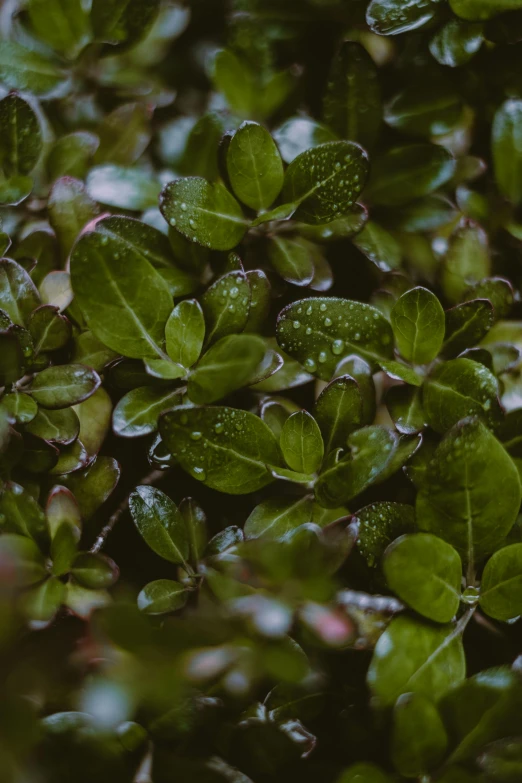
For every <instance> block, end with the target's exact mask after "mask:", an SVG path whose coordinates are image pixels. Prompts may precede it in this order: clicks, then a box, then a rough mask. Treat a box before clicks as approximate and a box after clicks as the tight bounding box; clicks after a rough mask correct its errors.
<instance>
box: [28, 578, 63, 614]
mask: <svg viewBox="0 0 522 783" xmlns="http://www.w3.org/2000/svg"><path fill="white" fill-rule="evenodd" d="M65 592H66V585H65V584H63V582H60V580H59V579H56V577H54V576H52V577H51V578H50V579H47V580H46V581H45V582H44V583H43V584H42V585H39V586H38V587H33V588H32V589H31V590H28V591H27V592H26V593H24V596H23V601H22V604H23V612H24V614H25V615H26V617H27V618H28V619H29V620H31V621H32V622H35V623H42V624H45V625H47V623H49V622H50V621H51V620H52V619H53V617H54V616H55V614H56V613H57V611H58V609H59V608H60V606H61V604H62V603H63V601H64V599H65Z"/></svg>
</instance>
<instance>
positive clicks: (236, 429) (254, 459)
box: [160, 407, 283, 495]
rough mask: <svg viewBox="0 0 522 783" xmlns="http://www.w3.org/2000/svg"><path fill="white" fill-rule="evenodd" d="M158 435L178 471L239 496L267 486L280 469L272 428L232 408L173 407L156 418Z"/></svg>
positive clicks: (280, 461) (280, 460)
mask: <svg viewBox="0 0 522 783" xmlns="http://www.w3.org/2000/svg"><path fill="white" fill-rule="evenodd" d="M160 433H161V436H162V438H163V439H164V441H165V443H166V445H167V447H168V449H169V450H170V452H171V453H172V454H173V456H174V457H175V458H176V459H177V460H178V461H179V463H180V465H181V466H182V468H184V469H185V470H186V471H188V472H189V473H191V474H192V475H193V476H194V477H195V478H197V479H198V480H199V481H202V482H203V483H205V484H207V486H209V487H211V488H212V489H217V490H219V491H220V492H227V493H229V494H231V495H240V494H245V493H247V492H254V491H255V490H256V489H260V488H261V487H264V486H265V485H266V484H269V483H270V482H271V481H272V480H273V479H272V474H271V472H270V468H269V467H267V466H270V467H272V466H273V467H279V466H281V467H282V464H283V463H282V456H281V453H280V450H279V446H278V443H277V441H276V439H275V437H274V436H273V434H272V432H271V430H270V429H269V428H268V427H267V425H266V424H264V422H262V421H261V419H259V418H258V417H257V416H254V415H253V414H252V413H248V412H247V411H242V410H235V409H233V408H223V407H218V408H185V407H178V408H175V409H174V410H172V411H170V412H169V413H166V414H164V415H163V416H162V417H161V419H160Z"/></svg>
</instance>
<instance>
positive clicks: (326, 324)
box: [324, 316, 332, 326]
mask: <svg viewBox="0 0 522 783" xmlns="http://www.w3.org/2000/svg"><path fill="white" fill-rule="evenodd" d="M324 325H325V326H331V325H332V319H331V318H328V316H326V318H325V319H324Z"/></svg>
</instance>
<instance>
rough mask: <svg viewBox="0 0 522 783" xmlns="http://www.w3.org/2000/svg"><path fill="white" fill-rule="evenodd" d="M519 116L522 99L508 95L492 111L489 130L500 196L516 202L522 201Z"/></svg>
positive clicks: (520, 115)
mask: <svg viewBox="0 0 522 783" xmlns="http://www.w3.org/2000/svg"><path fill="white" fill-rule="evenodd" d="M521 118H522V100H517V99H513V98H512V99H510V100H508V101H506V102H505V103H503V104H502V106H501V107H500V108H499V109H498V111H497V113H496V114H495V119H494V121H493V130H492V148H493V162H494V164H495V178H496V181H497V185H498V187H499V190H500V192H501V193H502V195H503V196H505V197H506V198H507V199H509V200H510V201H512V202H513V204H515V205H518V204H519V203H520V202H521V201H522V187H521V185H520V180H521V171H522V155H521V153H520V148H519V144H518V137H517V132H518V127H519V125H520V121H521Z"/></svg>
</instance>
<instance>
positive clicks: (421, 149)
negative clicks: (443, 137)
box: [365, 144, 455, 207]
mask: <svg viewBox="0 0 522 783" xmlns="http://www.w3.org/2000/svg"><path fill="white" fill-rule="evenodd" d="M454 171H455V161H454V159H453V157H452V155H451V154H450V153H449V152H448V150H446V149H445V148H444V147H440V146H439V145H437V144H409V145H408V146H406V147H394V148H393V149H391V150H389V151H388V152H385V153H384V154H383V155H381V156H380V157H379V158H377V159H376V160H375V161H374V162H373V165H372V173H371V177H370V181H369V183H368V187H367V188H366V190H365V195H366V197H367V198H368V200H369V201H372V202H373V203H374V204H378V205H383V206H393V207H394V206H397V205H402V204H407V203H408V202H410V201H413V200H414V199H416V198H419V197H421V196H426V195H428V194H429V193H432V192H433V191H434V190H437V188H438V187H440V186H441V185H444V183H446V182H448V180H450V179H451V178H452V176H453V173H454Z"/></svg>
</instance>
